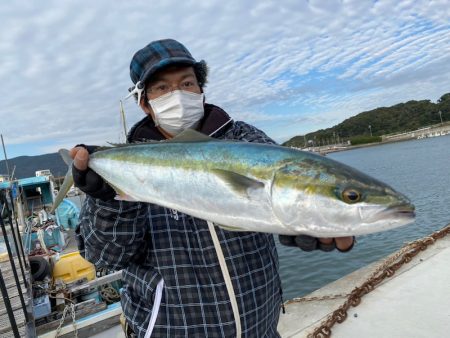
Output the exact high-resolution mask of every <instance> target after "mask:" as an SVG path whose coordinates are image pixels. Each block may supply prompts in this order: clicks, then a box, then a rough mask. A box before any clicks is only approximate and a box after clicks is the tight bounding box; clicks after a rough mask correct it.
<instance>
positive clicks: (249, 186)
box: [212, 169, 264, 199]
mask: <svg viewBox="0 0 450 338" xmlns="http://www.w3.org/2000/svg"><path fill="white" fill-rule="evenodd" d="M212 172H213V173H214V174H216V175H217V176H218V177H219V178H220V179H221V180H222V181H223V182H225V183H226V184H227V185H228V186H229V187H230V188H231V189H232V190H233V191H235V192H237V193H238V194H239V195H241V196H243V197H245V198H249V199H251V198H252V196H253V195H254V194H255V192H256V191H259V190H261V189H264V183H263V182H261V181H258V180H255V179H254V178H251V177H247V176H244V175H241V174H238V173H235V172H233V171H229V170H223V169H212Z"/></svg>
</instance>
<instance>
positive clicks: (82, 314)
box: [0, 170, 121, 337]
mask: <svg viewBox="0 0 450 338" xmlns="http://www.w3.org/2000/svg"><path fill="white" fill-rule="evenodd" d="M55 191H57V189H56V183H55V180H54V178H53V176H52V175H51V173H50V172H49V171H48V170H43V171H38V172H36V176H34V177H28V178H23V179H18V180H10V179H4V180H2V182H0V209H1V211H2V217H1V218H0V221H1V224H0V225H1V228H2V235H3V237H2V240H0V289H1V292H2V296H3V301H2V302H0V336H1V337H38V336H39V337H55V336H61V337H64V336H66V337H72V336H74V335H75V333H76V334H77V336H78V337H83V336H84V337H91V336H92V334H93V333H94V332H100V331H102V330H105V329H108V328H109V327H111V326H114V325H117V324H118V323H119V315H120V313H121V308H120V303H119V299H120V294H119V292H120V288H121V284H120V277H121V272H120V271H119V272H114V273H113V272H111V271H98V270H97V269H95V267H94V265H93V264H91V263H89V262H88V261H86V260H84V258H82V257H81V255H80V253H79V252H78V251H77V250H78V249H77V245H76V241H75V236H74V229H75V227H76V224H77V222H78V217H79V209H80V204H81V202H82V199H83V195H82V194H79V193H78V191H74V192H73V193H72V195H71V196H70V197H68V198H66V199H64V200H63V202H62V203H61V204H60V206H59V207H58V208H57V209H56V211H55V213H54V214H50V213H49V210H50V208H51V206H52V204H53V202H54V197H55V193H54V192H55Z"/></svg>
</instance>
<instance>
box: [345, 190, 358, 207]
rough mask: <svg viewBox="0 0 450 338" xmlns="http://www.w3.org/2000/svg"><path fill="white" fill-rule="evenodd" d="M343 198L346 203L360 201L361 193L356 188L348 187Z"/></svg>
mask: <svg viewBox="0 0 450 338" xmlns="http://www.w3.org/2000/svg"><path fill="white" fill-rule="evenodd" d="M342 200H343V201H344V202H345V203H349V204H352V203H358V202H359V201H361V194H360V192H359V191H357V190H355V189H346V190H344V191H343V192H342Z"/></svg>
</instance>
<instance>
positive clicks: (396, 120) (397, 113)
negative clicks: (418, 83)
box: [283, 93, 450, 147]
mask: <svg viewBox="0 0 450 338" xmlns="http://www.w3.org/2000/svg"><path fill="white" fill-rule="evenodd" d="M441 118H442V121H444V122H446V121H450V93H447V94H444V95H443V96H442V97H441V98H440V99H439V100H438V101H437V103H432V102H431V101H430V100H422V101H408V102H406V103H399V104H396V105H394V106H392V107H380V108H376V109H373V110H370V111H366V112H362V113H359V114H358V115H355V116H353V117H350V118H348V119H346V120H345V121H343V122H341V123H339V124H338V125H335V126H333V127H331V128H327V129H320V130H317V131H315V132H312V133H308V134H306V135H299V136H295V137H293V138H291V139H290V140H288V141H286V142H285V143H283V145H285V146H294V147H303V146H305V141H306V143H309V144H314V145H325V144H333V143H339V142H342V141H346V140H350V139H351V138H353V137H357V136H369V135H371V134H372V135H373V136H382V135H386V134H392V133H401V132H405V131H412V130H416V129H419V128H422V127H426V126H429V125H433V124H437V123H440V122H441ZM369 126H370V127H369Z"/></svg>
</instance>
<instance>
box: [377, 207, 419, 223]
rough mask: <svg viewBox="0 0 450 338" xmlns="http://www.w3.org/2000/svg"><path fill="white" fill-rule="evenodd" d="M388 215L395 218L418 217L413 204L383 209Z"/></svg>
mask: <svg viewBox="0 0 450 338" xmlns="http://www.w3.org/2000/svg"><path fill="white" fill-rule="evenodd" d="M383 214H384V215H385V216H386V215H388V216H391V217H394V218H407V219H414V218H415V217H416V212H415V207H414V205H412V204H405V205H397V206H393V207H390V208H388V209H386V210H384V211H383Z"/></svg>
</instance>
